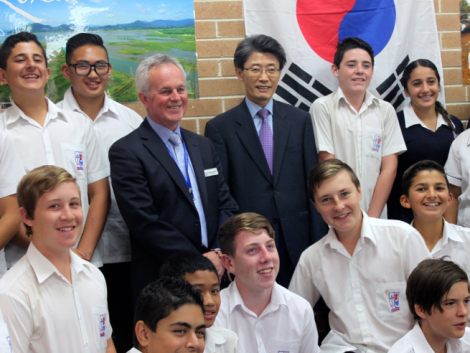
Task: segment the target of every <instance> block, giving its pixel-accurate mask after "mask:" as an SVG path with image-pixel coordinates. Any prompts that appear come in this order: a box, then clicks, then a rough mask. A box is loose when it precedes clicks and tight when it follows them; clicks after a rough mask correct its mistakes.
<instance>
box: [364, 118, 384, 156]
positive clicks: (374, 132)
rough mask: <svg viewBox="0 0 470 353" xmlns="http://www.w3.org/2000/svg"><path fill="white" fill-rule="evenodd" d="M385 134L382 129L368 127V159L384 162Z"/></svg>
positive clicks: (366, 139)
mask: <svg viewBox="0 0 470 353" xmlns="http://www.w3.org/2000/svg"><path fill="white" fill-rule="evenodd" d="M382 149H383V133H382V131H381V130H380V129H377V128H371V127H368V126H366V129H365V133H364V151H365V154H366V156H367V157H374V158H376V159H378V160H382V153H383V151H382Z"/></svg>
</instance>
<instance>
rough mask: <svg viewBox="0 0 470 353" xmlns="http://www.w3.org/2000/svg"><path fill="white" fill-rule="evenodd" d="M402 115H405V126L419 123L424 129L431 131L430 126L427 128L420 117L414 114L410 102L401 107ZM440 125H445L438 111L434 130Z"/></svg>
mask: <svg viewBox="0 0 470 353" xmlns="http://www.w3.org/2000/svg"><path fill="white" fill-rule="evenodd" d="M403 115H404V117H405V127H406V128H407V129H408V128H409V127H410V126H413V125H421V126H422V127H424V128H425V129H428V130H430V131H431V129H430V128H428V127H427V126H426V125H424V123H423V122H422V121H421V119H420V118H418V116H417V115H416V112H415V110H414V109H413V106H412V105H411V103H408V105H407V106H406V107H405V108H404V109H403ZM441 125H445V126H447V124H446V122H445V120H444V118H443V117H442V115H441V114H440V113H439V114H438V115H437V124H436V130H437V129H439V128H440V127H441Z"/></svg>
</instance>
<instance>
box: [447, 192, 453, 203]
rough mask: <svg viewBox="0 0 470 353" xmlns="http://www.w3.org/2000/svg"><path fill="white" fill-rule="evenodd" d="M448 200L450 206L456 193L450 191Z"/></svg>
mask: <svg viewBox="0 0 470 353" xmlns="http://www.w3.org/2000/svg"><path fill="white" fill-rule="evenodd" d="M448 201H449V204H448V205H447V207H449V206H450V205H451V203H452V201H454V194H452V193H451V192H449V198H448Z"/></svg>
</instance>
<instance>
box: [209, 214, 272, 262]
mask: <svg viewBox="0 0 470 353" xmlns="http://www.w3.org/2000/svg"><path fill="white" fill-rule="evenodd" d="M262 229H264V230H266V232H267V233H268V235H269V237H270V238H272V239H274V229H273V227H271V224H270V223H269V221H268V220H267V219H266V218H265V217H264V216H262V215H260V214H257V213H253V212H245V213H241V214H239V215H236V216H233V217H230V218H229V219H228V220H227V222H225V223H224V224H223V225H222V227H220V230H219V234H218V237H219V246H220V249H221V250H222V252H223V253H224V254H227V255H229V256H234V255H235V248H236V247H237V243H236V241H235V237H236V236H237V235H238V234H239V233H241V232H243V231H245V230H247V231H249V232H252V233H256V232H258V231H260V230H262Z"/></svg>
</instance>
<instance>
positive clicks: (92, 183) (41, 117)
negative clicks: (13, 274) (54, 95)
mask: <svg viewBox="0 0 470 353" xmlns="http://www.w3.org/2000/svg"><path fill="white" fill-rule="evenodd" d="M49 76H50V69H49V68H48V67H47V57H46V53H45V51H44V48H43V47H42V46H41V43H39V41H38V39H37V38H36V36H35V35H34V34H31V33H28V32H20V33H17V34H14V35H11V36H9V37H8V38H7V39H6V40H5V41H4V42H3V44H2V47H1V48H0V80H1V81H2V83H3V84H8V87H9V88H10V91H11V95H12V97H13V102H12V105H11V107H10V108H8V109H6V110H5V111H4V112H3V113H2V114H1V115H0V129H2V130H5V131H6V132H7V133H8V134H9V135H10V137H11V139H12V140H13V143H14V145H15V147H16V149H17V151H18V153H19V155H20V159H21V162H22V164H23V166H24V169H25V170H26V172H29V171H31V170H33V169H34V168H36V167H38V166H41V165H56V166H59V167H62V168H64V169H66V170H67V171H68V172H69V173H70V174H72V175H73V176H74V177H75V178H76V179H77V183H78V184H79V186H80V189H81V199H82V202H83V203H82V205H83V213H84V217H85V223H84V228H83V234H82V236H81V237H80V238H79V242H78V244H77V249H76V250H75V251H76V252H77V254H79V255H80V256H81V257H82V258H83V259H86V260H88V261H90V260H91V261H92V263H94V264H95V265H97V266H101V265H102V259H101V254H100V251H95V248H98V249H99V248H100V246H102V243H101V242H100V236H101V232H102V230H103V226H104V224H105V220H106V216H107V214H108V209H109V183H108V176H109V166H108V162H107V159H106V154H105V152H104V150H103V148H102V146H101V145H100V144H99V142H98V139H97V138H96V135H95V133H94V132H93V127H92V125H91V122H90V121H88V120H86V119H85V118H84V117H82V116H80V115H79V114H77V113H73V112H69V111H65V110H62V109H60V108H58V107H57V106H56V105H55V104H54V103H52V102H51V101H50V100H49V99H47V98H46V97H45V96H44V88H45V86H46V84H47V81H48V79H49ZM18 162H20V161H18ZM29 241H30V240H29V238H28V237H27V236H26V235H25V231H24V228H23V227H21V228H20V230H19V232H18V234H17V236H16V237H15V238H13V242H14V244H11V243H10V244H9V245H8V246H7V248H6V258H7V264H8V266H9V267H11V266H12V265H13V264H14V263H15V262H16V261H18V260H19V259H20V258H21V257H22V256H23V255H24V254H25V252H26V250H25V249H26V248H27V247H28V245H29ZM15 244H16V245H15ZM18 245H19V246H18Z"/></svg>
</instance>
